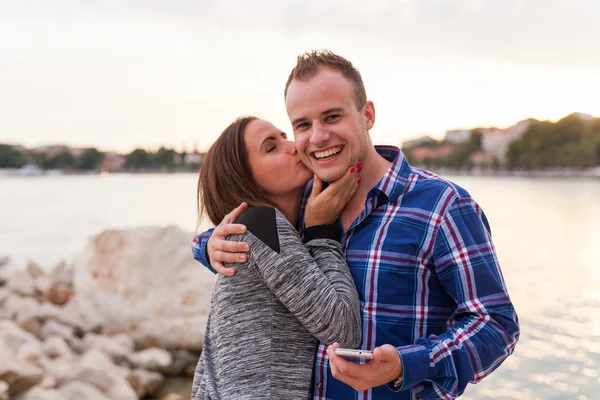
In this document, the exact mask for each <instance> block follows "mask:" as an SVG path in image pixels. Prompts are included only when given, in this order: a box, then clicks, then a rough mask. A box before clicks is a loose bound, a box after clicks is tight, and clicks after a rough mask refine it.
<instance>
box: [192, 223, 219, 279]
mask: <svg viewBox="0 0 600 400" xmlns="http://www.w3.org/2000/svg"><path fill="white" fill-rule="evenodd" d="M213 231H214V228H210V229H209V230H207V231H205V232H202V233H201V234H199V235H197V236H196V237H195V238H194V241H193V242H192V255H193V256H194V259H195V260H197V261H199V262H200V264H202V265H204V266H205V267H206V268H208V269H209V270H210V271H211V272H212V273H213V274H216V273H217V271H215V270H214V269H213V267H211V266H210V262H209V261H208V255H207V254H206V244H207V243H208V239H210V237H211V235H212V233H213Z"/></svg>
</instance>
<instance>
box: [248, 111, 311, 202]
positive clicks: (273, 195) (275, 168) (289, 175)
mask: <svg viewBox="0 0 600 400" xmlns="http://www.w3.org/2000/svg"><path fill="white" fill-rule="evenodd" d="M244 143H245V145H246V150H247V152H248V163H249V164H250V171H251V173H252V177H253V178H254V182H256V184H257V185H258V186H260V187H261V188H262V189H263V190H264V191H265V192H266V193H267V196H268V198H269V200H271V201H272V202H274V203H276V204H279V203H280V200H282V199H285V198H286V197H287V196H289V195H296V194H298V191H299V190H302V188H303V187H304V186H305V185H306V183H307V182H308V181H309V180H310V178H312V176H313V174H312V172H311V171H310V170H309V169H308V168H306V167H305V166H304V164H303V163H302V161H301V160H300V157H298V152H297V151H296V147H295V146H294V142H291V141H289V140H288V139H287V135H286V134H285V133H284V132H282V131H281V130H279V129H277V128H276V127H275V126H273V124H271V123H269V122H267V121H263V120H260V119H258V120H254V121H251V122H250V123H249V124H248V125H247V126H246V129H245V131H244Z"/></svg>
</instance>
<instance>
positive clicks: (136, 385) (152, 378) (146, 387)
mask: <svg viewBox="0 0 600 400" xmlns="http://www.w3.org/2000/svg"><path fill="white" fill-rule="evenodd" d="M127 381H128V382H129V384H130V385H131V387H133V389H134V390H135V392H136V394H137V396H138V397H139V398H140V399H142V398H144V397H145V396H153V395H155V394H156V393H157V392H158V390H159V389H160V388H161V386H162V384H163V383H164V382H165V377H164V376H163V375H162V374H159V373H158V372H151V371H145V370H143V369H135V370H133V371H131V373H130V374H129V376H128V377H127Z"/></svg>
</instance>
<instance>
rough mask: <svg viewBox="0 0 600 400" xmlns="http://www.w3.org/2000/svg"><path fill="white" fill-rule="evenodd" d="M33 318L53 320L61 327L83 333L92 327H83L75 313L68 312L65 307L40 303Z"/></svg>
mask: <svg viewBox="0 0 600 400" xmlns="http://www.w3.org/2000/svg"><path fill="white" fill-rule="evenodd" d="M34 316H35V317H36V318H37V319H41V320H44V321H46V320H49V319H51V320H55V321H56V322H60V323H61V324H63V325H67V326H70V327H74V328H79V329H81V330H83V331H89V330H92V328H94V327H90V326H85V325H84V324H83V323H82V322H83V321H82V319H81V318H80V317H79V315H78V314H77V313H76V312H73V311H71V310H69V309H68V308H67V307H59V306H57V305H55V304H52V303H42V304H40V305H39V306H38V307H37V309H36V310H35V313H34Z"/></svg>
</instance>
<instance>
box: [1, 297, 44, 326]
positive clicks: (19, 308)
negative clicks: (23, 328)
mask: <svg viewBox="0 0 600 400" xmlns="http://www.w3.org/2000/svg"><path fill="white" fill-rule="evenodd" d="M38 307H39V303H38V302H37V301H36V300H35V299H34V298H32V297H24V296H21V295H19V294H15V293H12V294H9V295H8V296H7V297H6V298H5V300H4V307H3V313H4V314H5V315H6V318H10V319H13V320H15V321H16V322H17V323H18V324H20V323H23V322H25V321H27V320H29V319H30V318H32V317H33V316H34V315H35V310H36V309H37V308H38Z"/></svg>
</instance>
